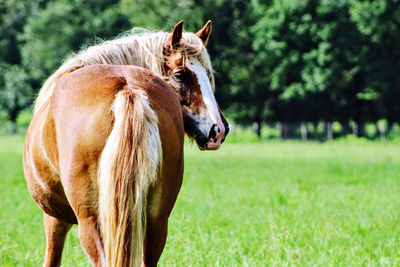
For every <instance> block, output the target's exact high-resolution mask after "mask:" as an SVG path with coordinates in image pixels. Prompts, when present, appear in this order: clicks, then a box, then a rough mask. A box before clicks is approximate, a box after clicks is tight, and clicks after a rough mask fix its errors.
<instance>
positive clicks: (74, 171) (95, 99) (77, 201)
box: [24, 21, 229, 266]
mask: <svg viewBox="0 0 400 267" xmlns="http://www.w3.org/2000/svg"><path fill="white" fill-rule="evenodd" d="M182 28H183V22H179V23H178V24H177V25H176V26H175V28H174V30H173V32H172V34H171V33H164V32H159V33H147V34H144V35H132V36H126V37H123V38H120V39H116V40H113V41H108V42H104V43H103V44H100V45H97V46H94V47H89V48H88V49H86V50H85V51H82V52H80V53H79V54H77V55H74V56H73V57H72V58H70V59H69V60H67V61H66V62H65V63H64V64H63V65H62V66H61V67H60V69H59V70H58V71H56V72H55V73H54V74H53V75H52V76H51V77H50V78H49V79H48V80H47V81H46V83H45V84H44V86H43V88H42V89H41V91H40V93H39V96H38V99H37V102H36V105H35V110H34V117H33V119H32V122H31V125H30V126H29V129H28V132H27V136H26V141H25V151H24V172H25V178H26V181H27V185H28V189H29V192H30V193H31V195H32V197H33V199H34V200H35V201H36V202H37V203H38V205H39V206H40V207H41V208H42V209H43V211H44V226H45V232H46V241H47V242H46V243H47V244H46V255H45V261H44V266H58V265H60V262H61V255H62V250H63V246H64V241H65V237H66V235H67V233H68V231H69V229H70V228H71V226H72V224H78V229H79V238H80V241H81V245H82V247H83V249H84V251H85V253H86V255H87V257H88V258H89V260H90V261H91V263H92V264H93V265H94V266H140V265H142V266H156V265H157V262H158V259H159V257H160V255H161V253H162V250H163V248H164V245H165V242H166V237H167V224H168V217H169V215H170V212H171V210H172V208H173V206H174V203H175V200H176V198H177V195H178V192H179V190H180V186H181V183H182V176H183V136H184V132H186V133H187V134H188V135H189V137H192V138H194V139H195V140H196V142H197V144H198V146H199V148H200V149H205V150H210V149H218V148H219V147H220V145H221V143H222V142H223V141H224V139H225V137H226V135H227V134H228V131H229V128H228V124H227V122H226V120H225V118H224V116H223V114H222V113H221V111H220V109H219V107H218V105H217V103H216V101H215V98H214V95H213V91H212V90H213V88H214V79H213V74H212V69H211V64H210V60H209V57H208V54H207V51H206V49H205V44H206V43H207V41H208V38H209V35H210V32H211V23H210V21H209V22H208V23H207V24H206V25H205V26H204V27H203V28H202V29H201V30H200V31H199V32H197V33H196V34H192V33H183V32H182ZM129 65H135V66H129Z"/></svg>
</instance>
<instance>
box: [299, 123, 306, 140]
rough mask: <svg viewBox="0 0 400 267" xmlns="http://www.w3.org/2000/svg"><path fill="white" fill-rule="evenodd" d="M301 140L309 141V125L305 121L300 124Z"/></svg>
mask: <svg viewBox="0 0 400 267" xmlns="http://www.w3.org/2000/svg"><path fill="white" fill-rule="evenodd" d="M300 131H301V140H302V141H303V142H305V141H307V125H306V123H305V122H302V123H301V124H300Z"/></svg>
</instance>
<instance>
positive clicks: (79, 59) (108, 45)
mask: <svg viewBox="0 0 400 267" xmlns="http://www.w3.org/2000/svg"><path fill="white" fill-rule="evenodd" d="M169 37H170V33H167V32H145V33H133V34H129V35H127V36H124V37H121V38H117V39H114V40H110V41H105V42H103V43H100V44H97V45H94V46H90V47H88V48H86V49H84V50H81V51H80V52H79V53H77V54H73V55H72V56H70V57H69V58H67V59H66V60H65V62H64V63H63V64H62V65H61V66H60V68H59V69H58V70H57V71H56V72H55V73H54V74H53V75H51V76H50V77H49V78H48V79H47V80H46V82H45V83H44V85H43V86H42V88H41V89H40V91H39V95H38V97H37V98H36V101H35V106H34V109H33V110H34V113H36V112H37V111H38V110H39V109H40V108H41V107H42V106H43V105H44V104H45V103H46V102H47V101H48V100H49V99H50V98H51V96H52V95H53V92H54V88H55V86H56V85H57V81H58V80H59V78H60V77H61V76H62V75H63V74H65V73H68V72H72V71H74V70H76V69H79V68H82V67H84V66H88V65H95V64H109V65H134V66H139V67H143V68H146V69H148V70H150V71H152V72H153V73H154V74H156V75H158V76H160V77H161V78H163V79H165V78H166V73H165V71H164V54H163V51H164V45H165V44H166V43H167V41H168V38H169ZM181 42H182V49H183V52H184V55H185V56H186V57H189V56H195V57H197V59H198V60H199V61H200V62H201V63H202V65H203V66H204V67H205V68H206V69H208V70H210V72H209V73H210V80H211V82H212V83H214V78H213V76H212V67H211V62H210V58H209V56H208V53H207V50H206V48H205V47H204V45H203V42H202V41H201V40H200V38H198V37H197V36H196V35H195V34H193V33H184V34H183V36H182V41H181Z"/></svg>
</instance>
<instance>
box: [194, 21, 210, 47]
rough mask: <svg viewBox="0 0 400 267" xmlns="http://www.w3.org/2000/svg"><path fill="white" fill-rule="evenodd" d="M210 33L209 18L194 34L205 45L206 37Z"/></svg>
mask: <svg viewBox="0 0 400 267" xmlns="http://www.w3.org/2000/svg"><path fill="white" fill-rule="evenodd" d="M210 34H211V20H209V21H207V23H206V25H204V27H203V28H202V29H201V30H200V31H198V32H197V33H196V36H197V37H199V38H200V39H201V40H202V41H203V44H204V45H207V42H208V38H209V37H210Z"/></svg>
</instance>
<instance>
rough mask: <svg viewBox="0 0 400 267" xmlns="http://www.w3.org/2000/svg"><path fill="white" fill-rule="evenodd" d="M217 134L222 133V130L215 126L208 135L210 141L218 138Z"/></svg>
mask: <svg viewBox="0 0 400 267" xmlns="http://www.w3.org/2000/svg"><path fill="white" fill-rule="evenodd" d="M217 132H218V133H219V132H220V129H219V127H218V126H217V125H215V124H213V126H211V129H210V133H209V134H208V140H210V139H214V138H215V137H216V136H217Z"/></svg>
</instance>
